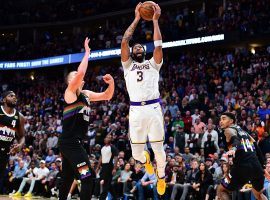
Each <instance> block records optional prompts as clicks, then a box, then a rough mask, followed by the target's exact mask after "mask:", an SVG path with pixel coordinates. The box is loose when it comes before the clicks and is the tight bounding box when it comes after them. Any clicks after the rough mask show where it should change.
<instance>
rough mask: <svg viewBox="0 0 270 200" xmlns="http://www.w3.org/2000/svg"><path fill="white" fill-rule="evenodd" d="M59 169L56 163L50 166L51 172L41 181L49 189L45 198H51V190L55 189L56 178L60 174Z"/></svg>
mask: <svg viewBox="0 0 270 200" xmlns="http://www.w3.org/2000/svg"><path fill="white" fill-rule="evenodd" d="M58 172H59V171H58V169H57V166H56V164H55V162H52V163H51V165H50V172H49V174H48V176H47V177H46V178H45V179H43V180H42V181H41V183H42V184H43V185H44V186H45V188H47V191H46V194H45V195H44V196H47V197H50V196H51V189H52V188H54V187H55V181H56V176H57V174H58Z"/></svg>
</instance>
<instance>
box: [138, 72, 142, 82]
mask: <svg viewBox="0 0 270 200" xmlns="http://www.w3.org/2000/svg"><path fill="white" fill-rule="evenodd" d="M137 75H138V76H139V77H138V78H137V82H140V81H142V80H143V72H142V71H137Z"/></svg>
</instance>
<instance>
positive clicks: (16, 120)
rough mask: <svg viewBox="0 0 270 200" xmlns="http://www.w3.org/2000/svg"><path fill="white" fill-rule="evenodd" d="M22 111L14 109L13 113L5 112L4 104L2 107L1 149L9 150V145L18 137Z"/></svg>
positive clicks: (0, 110)
mask: <svg viewBox="0 0 270 200" xmlns="http://www.w3.org/2000/svg"><path fill="white" fill-rule="evenodd" d="M19 124H20V113H19V112H18V111H17V110H15V109H14V113H13V114H8V113H6V112H5V110H4V108H3V106H1V109H0V151H9V147H10V146H11V144H12V143H13V140H14V139H15V137H16V132H17V131H18V129H19Z"/></svg>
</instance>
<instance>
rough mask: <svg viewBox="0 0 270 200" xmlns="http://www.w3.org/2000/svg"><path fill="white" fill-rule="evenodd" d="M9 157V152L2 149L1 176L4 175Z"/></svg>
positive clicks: (0, 154) (0, 157) (0, 155)
mask: <svg viewBox="0 0 270 200" xmlns="http://www.w3.org/2000/svg"><path fill="white" fill-rule="evenodd" d="M8 159H9V155H8V152H7V151H4V152H3V151H1V150H0V178H2V177H3V176H4V173H5V171H6V167H7V164H8Z"/></svg>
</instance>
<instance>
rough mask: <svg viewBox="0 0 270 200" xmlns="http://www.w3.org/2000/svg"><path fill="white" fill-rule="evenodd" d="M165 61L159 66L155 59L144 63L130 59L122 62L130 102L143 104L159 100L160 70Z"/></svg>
mask: <svg viewBox="0 0 270 200" xmlns="http://www.w3.org/2000/svg"><path fill="white" fill-rule="evenodd" d="M162 63H163V61H162V62H161V63H160V64H157V63H156V62H155V60H154V58H151V59H150V60H145V61H144V62H142V63H139V62H136V61H134V60H132V58H129V60H127V61H126V62H122V65H123V68H124V76H125V80H126V86H127V91H128V94H129V98H130V101H134V102H141V101H148V100H152V99H157V98H159V96H160V94H159V87H158V81H159V70H160V68H161V66H162Z"/></svg>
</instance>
